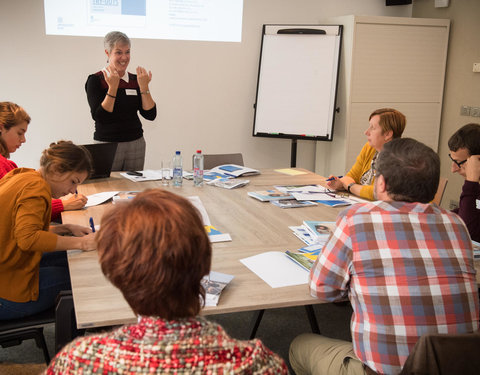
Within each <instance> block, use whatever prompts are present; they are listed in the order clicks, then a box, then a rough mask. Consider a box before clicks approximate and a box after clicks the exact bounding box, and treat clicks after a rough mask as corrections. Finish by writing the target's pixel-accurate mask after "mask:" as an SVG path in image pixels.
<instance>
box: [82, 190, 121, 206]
mask: <svg viewBox="0 0 480 375" xmlns="http://www.w3.org/2000/svg"><path fill="white" fill-rule="evenodd" d="M116 194H118V191H104V192H103V193H97V194H92V195H87V198H88V201H87V204H86V205H85V207H92V206H97V205H99V204H102V203H103V202H106V201H108V200H109V199H111V198H113V196H114V195H116Z"/></svg>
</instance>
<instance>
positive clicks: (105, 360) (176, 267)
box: [47, 189, 287, 374]
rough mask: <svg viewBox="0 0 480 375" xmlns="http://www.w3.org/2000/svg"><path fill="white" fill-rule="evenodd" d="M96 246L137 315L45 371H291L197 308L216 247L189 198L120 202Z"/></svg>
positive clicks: (145, 196) (150, 195)
mask: <svg viewBox="0 0 480 375" xmlns="http://www.w3.org/2000/svg"><path fill="white" fill-rule="evenodd" d="M97 249H98V255H99V260H100V265H101V267H102V271H103V273H104V274H105V276H106V277H107V278H108V279H109V280H110V281H111V282H112V284H113V285H115V286H116V287H117V288H119V289H120V291H121V292H122V293H123V296H124V297H125V299H126V301H127V302H128V304H129V305H130V307H131V308H132V310H133V311H134V313H135V314H136V315H137V316H138V323H136V324H131V325H126V326H123V327H120V328H118V329H115V330H113V331H111V332H107V333H102V334H98V335H93V336H88V337H82V338H79V339H76V340H75V341H73V342H72V343H70V344H68V345H67V346H66V347H65V348H64V349H63V350H62V351H61V352H60V353H59V354H58V355H57V357H56V358H54V360H53V361H52V363H51V364H50V366H49V368H48V369H47V374H78V373H85V374H86V373H117V372H120V371H121V372H122V373H123V374H143V373H145V374H147V373H148V374H152V373H155V374H160V373H161V374H191V373H202V374H203V373H211V374H213V373H218V374H220V373H229V374H242V373H249V374H286V373H287V368H286V366H285V363H284V362H283V360H282V359H281V358H280V357H278V356H277V355H276V354H274V353H272V352H271V351H270V350H269V349H267V348H266V347H265V346H263V344H262V343H261V341H260V340H251V341H239V340H235V339H232V338H231V337H229V336H228V335H227V334H226V332H225V331H224V330H223V328H222V327H220V326H219V325H217V324H216V323H213V322H210V321H208V320H206V319H204V318H202V317H199V316H198V314H199V312H200V309H201V308H202V304H203V302H202V301H203V300H204V297H205V291H204V289H203V287H202V285H201V280H202V278H203V277H204V276H205V275H208V274H209V272H210V263H211V258H212V250H211V245H210V242H209V240H208V236H207V234H206V232H205V229H204V227H203V224H202V221H201V219H200V217H199V214H198V212H197V210H196V209H195V208H194V207H193V206H192V204H191V203H190V202H189V201H188V200H187V199H185V198H182V197H180V196H178V195H175V194H173V193H170V192H168V191H165V190H160V189H155V190H147V191H145V192H143V193H140V194H139V195H137V196H136V197H135V198H134V199H133V200H132V201H131V202H128V203H124V204H119V205H115V207H114V208H113V209H112V210H110V211H109V212H107V213H106V214H105V215H104V217H103V218H102V223H101V229H100V231H99V232H98V233H97Z"/></svg>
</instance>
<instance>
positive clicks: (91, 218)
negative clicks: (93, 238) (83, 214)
mask: <svg viewBox="0 0 480 375" xmlns="http://www.w3.org/2000/svg"><path fill="white" fill-rule="evenodd" d="M90 228H92V233H95V224H94V223H93V217H90Z"/></svg>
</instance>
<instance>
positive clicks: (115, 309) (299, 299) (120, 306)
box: [57, 168, 480, 347]
mask: <svg viewBox="0 0 480 375" xmlns="http://www.w3.org/2000/svg"><path fill="white" fill-rule="evenodd" d="M294 171H296V173H301V174H295V175H289V174H285V173H281V172H278V171H276V170H274V169H266V170H261V174H259V175H256V176H248V177H244V178H245V179H248V180H250V183H249V184H248V185H246V186H244V187H241V188H237V189H223V188H220V187H215V186H209V185H204V186H201V187H196V186H194V185H193V181H191V180H183V186H182V187H175V186H172V184H171V181H170V185H169V186H163V185H162V183H161V181H147V182H132V181H130V180H128V179H126V178H124V177H122V176H121V175H120V174H119V173H118V172H114V173H112V175H111V177H110V178H107V179H98V180H91V181H87V182H85V183H84V184H82V185H80V186H79V187H78V191H79V192H80V193H82V194H85V195H91V194H95V193H98V192H106V191H143V190H145V189H150V188H159V189H166V190H168V191H171V192H173V193H175V194H179V195H182V196H185V197H189V196H198V197H199V198H200V200H201V201H202V203H203V205H204V207H205V209H206V211H207V213H208V216H209V218H210V221H211V224H212V225H213V226H215V228H217V229H218V230H219V231H220V232H222V233H229V234H230V236H231V238H232V241H231V242H219V243H213V244H212V249H213V254H212V255H213V256H212V267H211V269H212V270H213V271H217V272H222V273H226V274H230V275H233V276H234V278H233V280H232V281H231V282H230V283H229V284H228V285H227V286H226V288H225V289H224V290H223V291H222V293H221V296H220V299H219V302H218V305H217V306H211V307H205V308H203V310H202V311H201V314H203V315H209V314H221V313H233V312H240V311H263V310H264V309H270V308H280V307H290V306H309V305H312V304H317V303H321V301H319V300H318V299H315V298H313V297H311V296H310V293H309V289H308V285H307V284H303V285H296V286H288V287H281V288H272V287H270V286H269V285H268V284H267V283H266V282H264V281H263V280H262V279H261V278H260V277H259V276H257V275H256V274H255V273H253V272H252V271H251V270H250V269H248V268H247V267H246V266H245V265H243V263H241V262H240V259H243V258H246V257H250V256H253V255H257V254H260V253H264V252H268V251H279V252H285V251H286V250H296V249H299V248H300V247H303V246H305V244H304V243H303V242H302V241H300V240H299V239H298V238H297V237H296V236H295V235H294V234H293V232H292V230H290V229H289V226H299V225H301V224H302V222H303V221H304V220H321V221H335V219H336V216H337V214H338V213H339V212H340V211H341V209H342V208H332V207H328V206H325V205H322V204H319V205H317V206H312V207H301V208H288V209H282V208H280V207H277V206H274V205H273V204H270V203H269V202H261V201H259V200H257V199H254V198H252V197H250V196H248V194H247V192H249V191H263V190H268V189H272V188H273V186H275V185H309V184H320V185H324V184H325V178H324V177H322V176H319V175H317V174H315V173H312V172H309V171H307V170H303V169H298V168H297V169H295V170H294ZM127 204H128V203H127ZM112 206H113V203H112V202H111V201H110V202H107V203H104V204H101V205H97V206H93V207H89V208H87V209H83V210H78V211H65V212H63V213H62V220H63V222H64V223H73V224H80V225H84V226H88V225H89V218H90V217H93V219H94V221H95V223H96V224H100V226H101V218H102V215H103V213H104V212H105V211H106V210H108V209H111V208H112ZM68 262H69V268H70V277H71V284H72V297H71V298H72V302H73V306H74V312H75V318H76V325H77V328H79V329H83V328H91V327H105V326H112V325H119V324H126V323H133V322H135V321H136V317H135V315H134V313H133V312H132V310H131V309H130V307H129V306H128V304H127V302H126V301H125V299H124V298H123V296H122V294H121V292H120V291H119V290H118V289H116V288H115V287H114V286H113V285H112V284H111V283H110V282H109V281H108V280H107V279H106V278H105V276H104V275H103V273H102V272H101V269H100V265H99V262H98V254H97V251H90V252H82V251H79V250H71V251H69V253H68ZM479 266H480V264H478V262H476V267H477V270H480V269H479V268H480V267H479ZM479 273H480V272H477V281H478V278H479V276H478V275H479ZM73 306H72V308H73ZM61 320H62V323H63V324H60V325H59V326H57V330H60V331H62V330H63V331H67V330H69V329H70V328H71V327H69V323H65V321H64V319H61ZM73 328H74V327H73ZM62 335H66V336H64V337H66V338H65V339H63V340H61V339H60V342H59V343H58V345H57V347H61V345H63V344H64V343H65V342H63V341H68V339H69V338H71V333H70V332H60V333H58V334H57V336H60V337H61V336H62Z"/></svg>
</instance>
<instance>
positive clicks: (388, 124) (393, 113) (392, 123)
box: [368, 108, 407, 138]
mask: <svg viewBox="0 0 480 375" xmlns="http://www.w3.org/2000/svg"><path fill="white" fill-rule="evenodd" d="M376 115H379V116H380V121H379V124H380V126H381V127H382V134H385V133H386V132H388V131H390V130H391V131H392V137H393V138H400V137H401V136H402V134H403V131H404V130H405V126H406V125H407V119H406V117H405V115H404V114H403V113H402V112H400V111H397V110H396V109H393V108H380V109H377V110H376V111H373V112H372V114H371V115H370V117H369V118H368V120H369V121H370V120H371V118H372V117H373V116H376Z"/></svg>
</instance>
